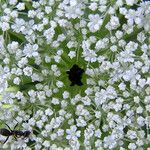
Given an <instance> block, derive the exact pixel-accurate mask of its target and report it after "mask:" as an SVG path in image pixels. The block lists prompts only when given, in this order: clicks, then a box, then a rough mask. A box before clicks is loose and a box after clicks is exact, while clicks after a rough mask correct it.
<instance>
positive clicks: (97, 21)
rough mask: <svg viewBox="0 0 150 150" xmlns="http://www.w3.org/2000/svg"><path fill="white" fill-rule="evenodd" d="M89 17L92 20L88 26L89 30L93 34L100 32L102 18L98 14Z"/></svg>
mask: <svg viewBox="0 0 150 150" xmlns="http://www.w3.org/2000/svg"><path fill="white" fill-rule="evenodd" d="M88 17H89V19H90V22H89V23H88V24H87V26H88V27H89V30H90V31H91V32H96V31H98V30H99V29H100V27H101V25H102V23H103V19H102V17H100V16H99V15H98V14H95V15H92V14H90V15H89V16H88Z"/></svg>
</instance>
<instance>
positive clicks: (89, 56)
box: [82, 50, 97, 62]
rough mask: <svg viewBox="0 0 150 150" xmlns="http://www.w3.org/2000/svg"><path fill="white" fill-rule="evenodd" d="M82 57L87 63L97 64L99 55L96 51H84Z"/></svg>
mask: <svg viewBox="0 0 150 150" xmlns="http://www.w3.org/2000/svg"><path fill="white" fill-rule="evenodd" d="M82 56H83V57H84V59H85V61H88V62H96V60H97V54H96V52H95V51H94V50H84V51H83V52H82Z"/></svg>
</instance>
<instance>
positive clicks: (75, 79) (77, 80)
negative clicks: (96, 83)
mask: <svg viewBox="0 0 150 150" xmlns="http://www.w3.org/2000/svg"><path fill="white" fill-rule="evenodd" d="M83 72H84V70H83V69H81V68H80V67H79V66H78V65H76V64H75V65H73V66H72V68H71V69H70V70H69V71H67V72H66V73H67V74H68V78H69V80H70V81H71V84H70V86H74V85H75V84H76V85H78V86H81V85H83V83H82V82H81V78H82V74H83Z"/></svg>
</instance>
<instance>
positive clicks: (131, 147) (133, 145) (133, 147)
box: [128, 143, 136, 150]
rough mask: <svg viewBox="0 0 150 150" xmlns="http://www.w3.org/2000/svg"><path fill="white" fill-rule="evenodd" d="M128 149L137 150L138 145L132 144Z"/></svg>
mask: <svg viewBox="0 0 150 150" xmlns="http://www.w3.org/2000/svg"><path fill="white" fill-rule="evenodd" d="M128 148H129V149H131V150H134V149H136V145H135V144H134V143H130V144H129V145H128Z"/></svg>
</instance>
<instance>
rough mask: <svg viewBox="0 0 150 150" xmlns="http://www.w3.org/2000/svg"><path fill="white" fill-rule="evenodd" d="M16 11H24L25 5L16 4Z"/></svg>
mask: <svg viewBox="0 0 150 150" xmlns="http://www.w3.org/2000/svg"><path fill="white" fill-rule="evenodd" d="M16 7H17V9H18V10H24V9H25V3H18V5H17V6H16Z"/></svg>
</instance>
